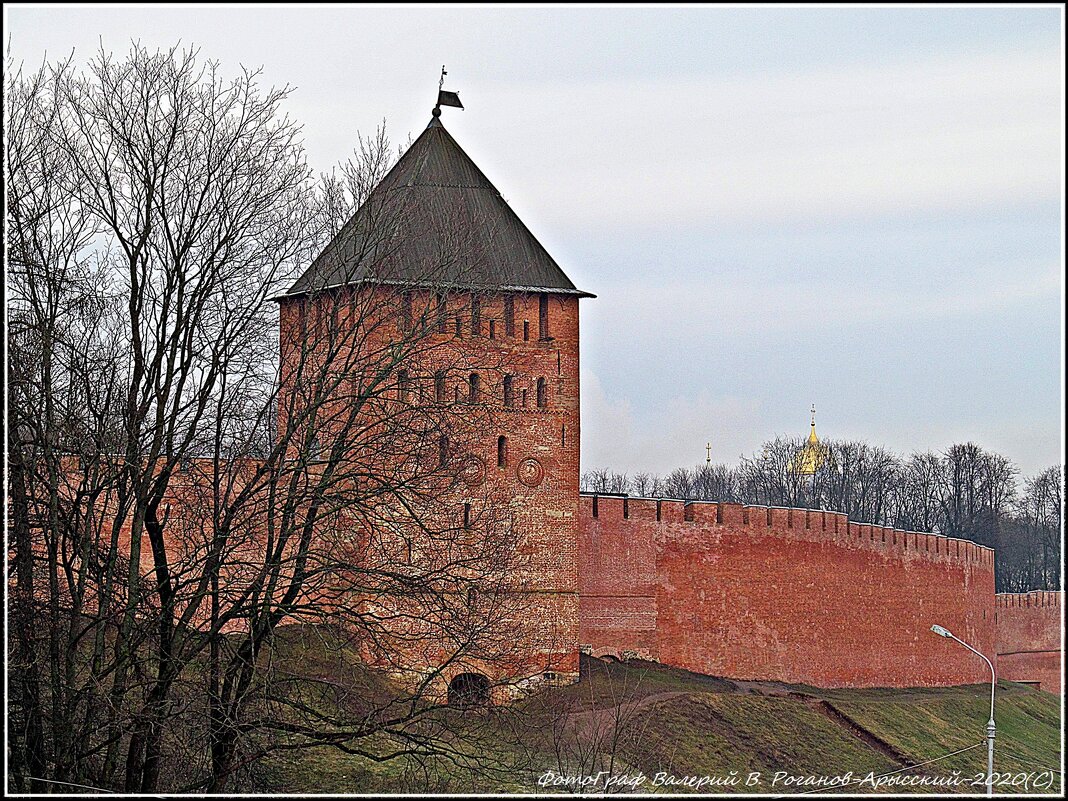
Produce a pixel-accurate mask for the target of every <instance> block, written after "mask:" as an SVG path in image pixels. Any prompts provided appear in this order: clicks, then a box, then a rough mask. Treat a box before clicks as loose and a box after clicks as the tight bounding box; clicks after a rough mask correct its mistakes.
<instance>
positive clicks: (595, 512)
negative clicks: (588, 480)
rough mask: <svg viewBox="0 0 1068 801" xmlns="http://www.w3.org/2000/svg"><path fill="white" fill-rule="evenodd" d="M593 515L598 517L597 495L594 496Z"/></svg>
mask: <svg viewBox="0 0 1068 801" xmlns="http://www.w3.org/2000/svg"><path fill="white" fill-rule="evenodd" d="M593 516H594V517H597V496H596V495H594V496H593Z"/></svg>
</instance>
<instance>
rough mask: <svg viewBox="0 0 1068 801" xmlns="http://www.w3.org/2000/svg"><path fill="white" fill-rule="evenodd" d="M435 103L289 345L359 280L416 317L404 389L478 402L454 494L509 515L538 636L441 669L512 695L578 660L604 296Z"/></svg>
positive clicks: (334, 249) (519, 574)
mask: <svg viewBox="0 0 1068 801" xmlns="http://www.w3.org/2000/svg"><path fill="white" fill-rule="evenodd" d="M434 112H435V113H434V116H433V118H432V119H431V121H430V123H429V125H428V126H427V128H426V129H425V130H424V131H423V132H422V134H421V135H420V136H419V137H418V138H417V139H416V140H415V142H413V143H412V145H411V146H410V147H409V148H408V149H407V151H406V152H405V153H404V154H403V156H401V158H400V159H399V160H398V162H397V163H396V165H395V166H394V167H393V168H392V170H390V172H389V173H388V174H387V175H386V176H385V177H384V178H383V179H382V181H381V182H380V183H379V184H378V185H377V187H375V188H374V190H373V191H372V192H370V193H369V195H368V197H367V200H366V201H365V202H364V203H363V205H362V206H361V207H360V209H359V210H358V211H357V212H356V214H355V215H354V216H353V217H352V219H351V220H349V221H348V222H347V223H346V224H345V225H344V226H343V227H342V228H341V230H340V231H339V233H338V234H337V235H336V236H335V237H334V239H333V241H331V243H330V244H329V245H328V246H327V248H326V249H325V250H324V252H323V253H322V254H321V255H320V256H319V257H318V258H317V259H316V260H315V261H314V262H313V263H312V265H311V266H310V267H309V268H308V270H307V271H305V273H304V274H303V275H302V276H301V277H300V278H299V279H298V280H297V281H296V282H295V283H294V285H293V286H292V288H291V289H290V290H289V291H288V292H287V293H286V294H285V295H284V296H282V297H281V298H279V303H280V306H281V309H280V311H281V321H282V325H281V331H282V343H281V345H282V353H283V357H282V358H283V363H285V362H286V360H287V359H290V360H292V358H293V356H292V354H293V353H294V352H295V347H296V345H297V342H296V340H297V339H299V338H300V337H301V335H300V334H298V333H297V331H298V321H299V320H302V319H304V318H305V317H306V316H307V315H309V308H310V307H314V306H316V305H319V306H322V305H323V304H324V303H328V304H336V303H337V301H336V297H337V293H339V292H341V293H345V292H348V293H350V296H351V298H352V299H353V300H352V301H351V302H354V303H357V304H359V303H360V302H362V300H366V299H371V300H370V304H371V305H372V306H374V307H376V308H383V309H385V310H386V312H387V314H389V315H392V316H393V317H394V319H395V321H396V322H395V324H394V327H391V326H389V325H386V326H384V327H383V330H388V331H400V332H405V331H412V330H413V329H414V330H417V331H418V332H419V334H418V337H419V339H420V342H422V343H426V344H427V347H426V348H425V349H423V350H422V351H421V352H420V355H419V356H418V357H413V359H412V363H411V364H405V365H403V369H402V370H400V371H399V373H400V374H401V375H402V380H403V381H404V382H405V384H404V386H402V387H400V388H399V389H398V392H399V393H401V394H402V395H403V393H405V392H407V391H408V389H407V387H408V386H409V385H410V386H411V387H412V390H411V391H412V392H425V393H427V395H430V394H432V395H433V399H434V400H435V401H437V402H439V403H442V404H445V405H448V406H451V407H452V408H453V409H459V410H460V411H461V412H462V411H463V410H464V409H465V408H470V409H471V414H472V415H475V414H476V409H477V410H478V411H477V414H478V418H477V424H476V425H475V426H474V429H475V430H474V433H473V434H472V435H471V436H469V437H467V438H466V439H465V446H464V447H465V455H464V457H463V458H464V459H465V464H466V467H465V470H464V473H465V478H464V482H463V483H462V486H461V487H460V489H459V490H458V491H457V492H456V493H455V497H453V496H452V495H450V497H449V501H448V503H449V504H453V503H454V502H455V506H456V509H457V514H460V511H459V509H460V508H461V506H460V505H461V504H462V509H463V512H462V514H463V515H464V516H465V519H464V525H465V526H466V525H467V519H466V516H467V515H468V514H469V513H470V509H471V507H472V505H473V504H475V505H477V503H478V502H479V501H480V500H481V502H483V503H484V504H488V505H489V506H491V507H492V511H493V512H494V513H496V514H497V516H498V517H501V518H504V519H506V521H507V526H508V529H509V531H510V532H512V533H513V535H514V543H515V550H516V551H517V552H518V553H519V554H520V555H521V557H522V558H521V559H520V560H519V562H517V566H516V568H515V569H514V570H512V571H510V577H509V581H508V586H507V592H509V593H511V594H513V595H515V596H522V599H523V604H522V606H521V611H517V612H516V615H517V616H518V617H521V618H522V624H523V625H524V626H525V627H526V629H525V630H526V634H525V635H524V637H525V639H524V640H523V642H524V643H528V645H524V646H523V647H520V648H519V649H517V652H516V658H515V659H512V660H511V664H510V666H509V667H508V669H507V670H503V669H502V668H501V666H500V665H491V664H488V663H482V662H480V661H479V660H478V659H477V658H475V657H471V658H465V659H461V660H457V661H458V664H456V665H455V666H450V667H449V668H448V669H447V670H446V671H444V672H443V675H442V679H443V680H444V682H446V683H448V686H449V688H450V692H451V690H452V689H453V687H455V686H456V684H457V682H461V683H462V682H464V681H468V682H470V681H475V682H478V681H483V680H486V679H487V677H488V681H489V682H490V683H492V684H496V683H497V682H499V681H500V682H504V684H505V685H507V686H504V687H502V688H501V689H499V690H498V689H494V690H493V694H494V695H498V696H503V695H506V694H507V692H508V689H509V688H514V687H515V686H516V685H517V684H519V685H530V684H537V683H540V682H544V681H550V682H566V681H569V680H571V679H573V678H574V677H576V676H577V673H578V561H577V541H578V530H577V526H578V501H579V441H580V440H579V299H580V298H582V297H593V295H590V294H589V293H586V292H582V291H580V290H578V289H577V288H576V287H575V285H574V284H572V283H571V281H570V280H569V279H568V278H567V276H566V275H565V274H564V272H563V270H561V268H560V266H559V265H558V264H557V263H556V262H555V261H554V260H553V258H552V257H551V256H550V255H549V254H548V253H547V252H546V250H545V248H544V247H542V245H541V244H540V243H539V242H538V241H537V239H535V237H534V236H533V235H532V234H531V233H530V231H529V230H528V229H527V227H526V226H525V225H524V224H523V223H522V221H520V219H519V218H518V217H517V216H516V214H515V213H514V212H513V211H512V209H511V208H510V207H509V206H508V204H507V202H506V201H505V200H504V199H503V198H502V197H501V194H500V192H498V191H497V189H496V188H495V187H494V186H493V184H491V183H490V181H489V180H488V179H487V178H486V176H485V175H484V174H483V173H482V171H481V170H479V168H478V167H477V166H475V164H474V162H473V161H472V160H471V159H470V158H469V157H468V155H467V154H466V153H465V152H464V151H463V149H462V148H461V147H460V146H459V145H458V144H457V142H456V141H455V140H454V139H453V137H452V136H451V135H450V134H449V133H448V131H447V130H446V129H445V126H444V125H443V124H442V123H441V119H440V109H438V108H435V109H434ZM303 344H304V347H307V345H306V343H303ZM287 350H288V352H289V354H290V355H289V356H287V355H286V354H287ZM442 354H447V356H443V355H442ZM284 380H285V378H283V381H284ZM419 387H421V389H420V388H419ZM465 405H466V406H465ZM284 415H285V411H284V410H283V412H282V416H283V417H284ZM472 420H474V417H472ZM440 446H441V449H442V459H443V461H444V459H445V456H444V452H445V449H446V448H448V447H452V442H451V441H449V440H448V438H447V437H446V436H445V435H444V434H442V435H440ZM430 447H433V443H431V444H430ZM518 609H520V607H517V610H518ZM423 654H424V656H423V657H422V658H424V659H425V660H427V661H430V662H432V661H434V659H435V658H442V657H441V655H440V654H439V655H438V656H437V657H436V656H435V655H434V653H432V652H430V651H424V652H423ZM505 674H507V676H506V675H505ZM476 689H477V688H476Z"/></svg>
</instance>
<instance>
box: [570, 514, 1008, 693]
mask: <svg viewBox="0 0 1068 801" xmlns="http://www.w3.org/2000/svg"><path fill="white" fill-rule="evenodd" d="M596 502H597V507H598V508H597V516H596V517H594V514H593V505H594V498H593V497H592V496H588V495H584V496H583V497H582V498H581V502H580V525H579V574H580V600H579V610H580V612H579V614H580V621H579V639H580V642H581V643H583V644H584V645H588V646H589V647H590V648H591V649H592V651H593V653H594V654H605V653H615V654H620V655H622V653H623V652H624V651H634V652H636V653H637V654H638V655H639V656H643V657H647V658H652V659H657V660H659V661H660V662H663V663H666V664H670V665H675V666H678V667H683V668H687V669H690V670H695V671H699V672H701V673H708V674H712V675H718V676H727V677H731V678H738V679H767V680H779V681H786V682H796V683H807V684H813V685H817V686H824V687H878V686H886V687H907V686H939V685H953V684H968V683H978V682H982V681H984V680H988V679H989V671H988V669H987V667H986V665H985V664H984V663H983V662H982V660H980V659H978V658H977V657H976V656H975V655H973V654H971V653H969V652H968V651H967V650H966V649H964V648H961V647H960V646H959V645H957V644H956V643H953V642H951V641H948V640H945V639H942V638H939V637H936V636H935V635H934V634H932V633H931V632H930V627H931V625H932V624H935V623H937V624H940V625H943V626H945V627H946V628H948V629H949V630H950V631H952V632H953V633H954V634H956V635H957V636H959V637H961V638H962V639H964V640H966V641H968V642H969V643H971V644H972V645H973V646H975V647H976V648H978V649H979V650H980V651H982V652H983V653H985V654H988V655H990V656H991V657H993V655H994V637H995V633H994V560H993V551H991V550H990V549H988V548H984V547H981V546H978V545H975V544H974V543H970V542H965V541H962V540H956V539H949V538H946V537H942V536H938V535H934V534H920V533H916V532H904V531H897V530H894V529H888V528H883V527H881V526H871V525H866V524H857V523H851V522H850V521H848V520H847V518H846V516H845V515H843V514H837V513H832V512H819V511H811V510H805V509H780V508H770V509H769V508H766V507H743V506H740V505H737V504H716V503H684V502H683V501H659V502H658V501H656V500H650V499H640V498H629V499H624V498H621V497H609V496H600V497H598V498H597V500H596ZM658 506H659V511H658ZM658 517H659V520H658V519H657V518H658Z"/></svg>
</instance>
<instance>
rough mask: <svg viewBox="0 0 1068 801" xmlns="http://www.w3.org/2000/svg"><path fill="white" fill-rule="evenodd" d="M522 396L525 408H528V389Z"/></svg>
mask: <svg viewBox="0 0 1068 801" xmlns="http://www.w3.org/2000/svg"><path fill="white" fill-rule="evenodd" d="M520 398H521V400H522V403H523V408H524V409H525V408H527V391H526V390H525V389H524V390H523V392H522V393H521V395H520Z"/></svg>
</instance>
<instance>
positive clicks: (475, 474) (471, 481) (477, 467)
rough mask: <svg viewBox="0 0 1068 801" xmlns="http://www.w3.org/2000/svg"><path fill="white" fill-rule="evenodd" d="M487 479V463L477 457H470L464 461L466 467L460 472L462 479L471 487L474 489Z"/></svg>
mask: <svg viewBox="0 0 1068 801" xmlns="http://www.w3.org/2000/svg"><path fill="white" fill-rule="evenodd" d="M485 477H486V463H485V462H483V461H482V460H481V459H479V458H478V457H477V456H468V457H467V460H466V461H464V466H463V468H462V469H461V470H460V478H462V479H463V481H464V483H465V484H467V485H468V486H469V487H473V486H475V485H476V484H481V483H482V480H483V479H484V478H485Z"/></svg>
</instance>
